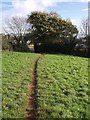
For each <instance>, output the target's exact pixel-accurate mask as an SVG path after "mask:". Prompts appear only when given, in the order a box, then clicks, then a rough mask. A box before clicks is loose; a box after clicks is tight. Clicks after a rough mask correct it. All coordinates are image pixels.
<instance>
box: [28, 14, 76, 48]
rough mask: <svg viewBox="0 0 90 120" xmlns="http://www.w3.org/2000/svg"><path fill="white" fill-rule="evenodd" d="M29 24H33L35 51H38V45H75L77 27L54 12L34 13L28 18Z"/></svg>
mask: <svg viewBox="0 0 90 120" xmlns="http://www.w3.org/2000/svg"><path fill="white" fill-rule="evenodd" d="M27 22H28V23H30V24H32V36H33V38H32V39H33V42H34V47H35V50H37V45H38V44H39V45H40V44H41V45H45V44H46V45H47V44H48V45H49V44H52V43H56V42H58V44H60V43H64V44H65V43H71V42H72V43H74V42H73V41H75V39H74V38H76V36H77V33H78V30H77V28H76V26H74V25H72V23H71V22H70V21H66V20H63V19H62V18H61V17H59V15H58V14H57V13H53V12H50V13H46V12H32V13H31V15H29V16H28V20H27Z"/></svg>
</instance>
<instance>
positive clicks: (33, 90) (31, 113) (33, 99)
mask: <svg viewBox="0 0 90 120" xmlns="http://www.w3.org/2000/svg"><path fill="white" fill-rule="evenodd" d="M40 58H41V56H39V57H38V58H37V59H36V61H35V62H34V66H33V72H32V81H31V83H30V88H29V89H30V95H29V100H28V102H29V103H28V108H27V109H26V113H27V117H26V118H27V120H36V113H37V111H36V110H37V63H38V60H39V59H40Z"/></svg>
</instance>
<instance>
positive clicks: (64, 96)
mask: <svg viewBox="0 0 90 120" xmlns="http://www.w3.org/2000/svg"><path fill="white" fill-rule="evenodd" d="M88 103H89V104H90V102H89V101H88V59H87V58H81V57H70V56H64V55H45V56H44V58H43V59H41V60H40V61H39V65H38V109H37V110H38V118H41V117H42V118H44V119H47V118H48V119H51V118H74V117H75V118H79V117H87V116H88V112H87V107H88Z"/></svg>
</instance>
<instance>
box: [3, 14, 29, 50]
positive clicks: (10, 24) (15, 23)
mask: <svg viewBox="0 0 90 120" xmlns="http://www.w3.org/2000/svg"><path fill="white" fill-rule="evenodd" d="M29 28H30V25H29V24H27V22H26V18H24V17H20V16H14V17H12V18H10V19H9V20H8V21H7V22H6V25H5V28H4V31H5V33H7V34H9V35H10V36H12V38H13V39H12V41H11V44H12V46H13V48H14V50H17V51H27V49H28V48H27V46H26V42H27V40H25V39H24V36H25V35H26V33H28V29H29Z"/></svg>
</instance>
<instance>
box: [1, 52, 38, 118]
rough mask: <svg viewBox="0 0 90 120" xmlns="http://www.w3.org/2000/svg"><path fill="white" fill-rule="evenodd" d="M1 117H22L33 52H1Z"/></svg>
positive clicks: (35, 55) (27, 93)
mask: <svg viewBox="0 0 90 120" xmlns="http://www.w3.org/2000/svg"><path fill="white" fill-rule="evenodd" d="M2 56H3V59H2V61H3V64H2V66H3V71H2V72H3V74H2V77H3V79H2V88H3V91H2V93H3V98H2V113H3V116H2V117H3V118H24V116H25V112H26V108H27V104H28V101H27V100H28V95H29V84H30V81H31V74H32V66H33V62H34V61H35V60H36V58H37V57H38V56H39V55H38V54H34V53H19V52H3V55H2Z"/></svg>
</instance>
